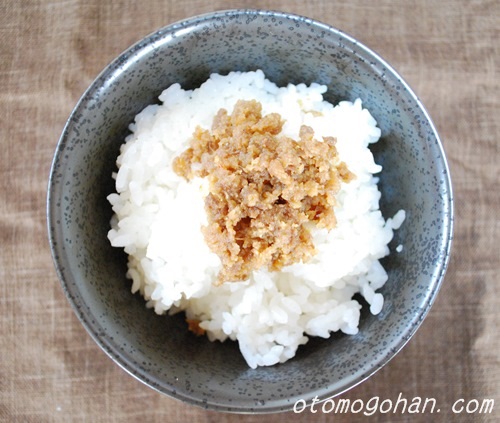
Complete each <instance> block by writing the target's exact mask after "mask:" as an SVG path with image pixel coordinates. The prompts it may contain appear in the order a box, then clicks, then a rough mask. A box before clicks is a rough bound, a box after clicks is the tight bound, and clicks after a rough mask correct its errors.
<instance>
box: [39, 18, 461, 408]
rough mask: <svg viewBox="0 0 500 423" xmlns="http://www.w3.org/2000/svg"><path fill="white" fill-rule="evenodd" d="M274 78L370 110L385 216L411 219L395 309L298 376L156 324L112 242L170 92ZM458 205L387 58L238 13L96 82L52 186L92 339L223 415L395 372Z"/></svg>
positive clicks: (414, 104)
mask: <svg viewBox="0 0 500 423" xmlns="http://www.w3.org/2000/svg"><path fill="white" fill-rule="evenodd" d="M256 69H262V70H264V72H265V74H266V76H267V77H268V78H269V79H270V80H272V81H274V82H276V83H277V84H278V85H286V84H287V83H289V82H291V83H301V82H305V83H307V84H309V83H312V82H318V83H321V84H326V85H327V86H328V93H327V95H326V99H327V100H329V101H330V102H332V103H336V102H338V101H340V100H351V101H352V100H354V99H356V98H358V97H359V98H361V99H362V100H363V104H364V106H365V107H366V108H368V109H369V110H370V112H371V113H372V115H373V116H374V117H375V119H376V120H377V122H378V124H379V127H380V128H381V130H382V139H381V141H380V142H379V143H378V144H377V145H375V146H374V147H373V152H374V154H375V157H376V161H377V162H378V163H379V164H381V165H383V166H384V170H383V172H382V174H381V175H380V183H379V188H380V190H381V191H382V199H381V209H382V212H383V214H384V216H385V217H386V218H387V217H390V216H392V215H393V214H394V213H395V212H396V211H398V210H399V209H401V208H402V209H405V210H406V213H407V219H406V221H405V223H404V225H403V226H402V228H401V229H399V230H398V231H396V234H395V238H394V240H393V241H392V242H391V244H390V246H391V249H392V250H394V248H395V247H396V246H397V245H399V244H402V245H403V246H404V248H403V251H402V252H401V253H393V254H391V256H389V257H388V258H386V259H384V262H383V264H384V265H385V267H386V269H387V271H388V273H389V280H388V282H387V284H386V285H385V286H384V287H383V289H382V290H381V292H382V293H383V294H384V297H385V305H384V309H383V311H382V313H381V314H379V315H378V316H372V315H370V314H369V313H368V312H367V311H366V308H367V307H364V312H363V314H362V319H361V323H360V332H359V334H358V335H356V336H343V335H339V334H335V335H332V337H331V338H330V339H328V340H323V339H311V340H310V341H309V343H308V344H307V345H305V346H303V347H301V348H300V349H299V352H298V354H297V356H296V357H295V358H294V359H292V360H290V361H289V362H287V363H285V364H281V365H277V366H274V367H266V368H258V369H256V370H252V369H249V368H248V367H247V365H246V363H245V362H244V360H243V358H242V357H241V355H240V353H239V351H238V347H237V345H236V344H235V343H233V342H226V343H224V344H221V343H210V342H209V341H207V340H206V339H205V338H203V337H196V336H194V335H192V334H190V333H189V332H188V331H187V330H186V325H185V323H184V321H183V318H182V317H181V316H173V317H165V316H157V315H156V314H155V313H154V312H153V311H151V310H148V309H146V308H145V305H144V301H143V299H142V298H140V297H139V296H137V295H136V296H134V295H132V294H131V293H130V287H131V283H130V281H129V280H127V279H126V278H125V272H126V257H125V254H124V253H123V252H122V251H121V250H118V249H115V248H112V247H111V246H110V244H109V242H108V239H107V232H108V230H109V221H110V218H111V215H112V211H111V208H110V206H109V205H108V202H107V201H106V196H107V195H108V194H109V193H111V192H112V191H113V182H114V181H113V179H112V178H111V173H112V172H113V171H114V170H115V169H116V167H115V160H116V157H117V156H118V154H119V147H120V144H121V143H122V142H123V140H124V137H125V136H126V135H127V133H128V129H127V128H128V125H129V124H130V122H132V120H133V118H134V116H135V115H136V114H137V113H138V112H139V111H141V110H142V109H143V108H144V107H145V106H146V105H148V104H152V103H157V102H158V100H157V97H158V95H159V94H160V93H161V92H162V90H163V89H165V88H166V87H168V86H169V85H170V84H172V83H175V82H179V83H180V84H181V85H182V86H183V88H194V87H196V86H198V85H199V84H200V83H202V82H203V81H204V80H206V79H207V78H208V76H209V75H210V74H211V73H213V72H218V73H222V74H224V73H228V72H229V71H232V70H241V71H249V70H256ZM451 214H452V199H451V186H450V181H449V175H448V169H447V166H446V161H445V157H444V155H443V151H442V148H441V144H440V142H439V139H438V137H437V134H436V132H435V130H434V128H433V126H432V124H431V123H430V121H429V119H428V116H427V114H426V112H425V111H424V109H423V108H422V106H421V104H420V102H419V101H418V99H417V98H416V97H415V96H414V94H413V93H412V92H411V91H409V89H408V87H407V86H406V84H405V83H404V82H403V81H402V80H401V78H400V77H399V76H398V75H397V74H396V73H395V72H394V71H393V70H392V69H391V68H390V67H389V66H388V65H387V64H386V63H385V62H383V61H382V60H381V59H380V58H379V57H378V56H377V55H375V54H374V53H372V52H371V51H369V50H368V49H367V48H366V47H364V46H362V45H360V44H359V43H357V42H355V41H354V40H353V39H351V38H350V37H348V36H346V35H344V34H343V33H341V32H339V31H337V30H334V29H332V28H329V27H327V26H324V25H322V24H319V23H315V22H312V21H311V20H309V19H305V18H301V17H296V16H291V15H287V14H282V13H275V12H255V11H230V12H220V13H216V14H212V15H205V16H201V17H198V18H195V19H191V20H188V21H184V22H181V23H179V24H176V25H173V26H170V27H167V28H165V29H162V30H160V31H158V32H157V33H155V34H153V35H151V36H149V37H148V38H146V39H145V40H143V41H141V42H139V43H138V44H136V45H135V46H133V47H131V48H130V49H129V50H127V51H126V52H125V53H124V54H122V55H121V56H120V57H119V58H118V59H116V60H115V61H114V62H113V63H112V64H111V65H110V66H109V67H108V68H106V69H105V70H104V72H103V73H102V74H101V75H100V76H99V77H98V78H97V79H96V81H95V82H94V83H93V85H92V86H91V87H90V88H89V89H88V91H87V92H86V93H85V94H84V96H83V97H82V99H81V100H80V102H79V104H78V105H77V107H76V108H75V110H74V112H73V114H72V115H71V117H70V119H69V121H68V123H67V125H66V127H65V129H64V132H63V134H62V137H61V140H60V142H59V145H58V148H57V151H56V155H55V158H54V162H53V168H52V172H51V179H50V182H49V197H48V220H49V236H50V241H51V246H52V251H53V255H54V261H55V264H56V268H57V271H58V273H59V276H60V278H61V280H62V284H63V288H64V290H65V292H66V295H67V296H68V298H69V300H70V302H71V304H72V305H73V307H74V309H75V312H76V314H77V316H78V317H79V318H80V320H81V321H82V323H83V324H84V326H85V327H86V328H87V330H88V331H89V333H90V335H91V336H92V337H93V338H94V339H95V340H96V342H97V343H98V344H99V345H100V346H101V347H102V348H103V349H104V351H106V353H107V354H109V355H110V356H111V357H112V358H113V359H114V360H115V361H116V362H117V363H118V364H119V365H120V366H122V367H123V368H124V369H125V370H126V371H128V372H130V373H131V374H132V375H134V376H136V377H137V378H138V379H139V380H141V381H143V382H145V383H146V384H148V385H149V386H151V387H153V388H154V389H157V390H159V391H161V392H164V393H167V394H169V395H171V396H173V397H176V398H179V399H182V400H185V401H188V402H191V403H193V404H197V405H201V406H205V407H208V408H212V409H218V410H223V411H239V412H256V411H257V412H259V411H262V412H269V411H279V410H286V409H290V408H291V407H292V406H293V405H294V403H295V401H297V400H298V399H304V400H306V401H308V402H309V401H310V400H311V399H312V398H314V396H316V395H318V396H319V397H320V398H326V397H329V396H332V395H335V394H339V393H341V392H343V391H345V390H347V389H349V388H350V387H352V386H354V385H355V384H357V383H359V382H361V381H362V380H364V379H365V378H366V377H368V376H369V375H371V374H372V373H373V372H375V371H376V370H377V369H378V368H380V367H381V366H383V365H384V364H385V363H386V362H387V361H388V360H389V359H390V358H391V357H392V356H393V355H394V354H395V353H396V352H397V351H399V349H400V348H401V347H402V346H403V345H404V344H405V343H406V341H407V340H408V339H409V338H410V337H411V336H412V334H413V333H414V332H415V330H416V329H417V327H418V326H419V324H420V323H421V321H422V319H423V318H424V316H425V314H426V313H427V311H428V309H429V307H430V306H431V304H432V302H433V299H434V296H435V294H436V292H437V290H438V288H439V284H440V282H441V279H442V276H443V274H444V271H445V268H446V263H447V258H448V254H449V244H450V238H451Z"/></svg>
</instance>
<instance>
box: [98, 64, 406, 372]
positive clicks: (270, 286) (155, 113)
mask: <svg viewBox="0 0 500 423" xmlns="http://www.w3.org/2000/svg"><path fill="white" fill-rule="evenodd" d="M325 92H326V87H325V86H321V85H318V84H312V85H311V86H309V87H307V86H305V85H304V84H300V85H297V86H294V85H289V86H287V87H282V88H278V87H277V86H276V85H275V84H273V83H272V82H270V81H268V80H266V79H265V76H264V74H263V73H262V72H261V71H257V72H248V73H238V72H234V73H231V74H229V75H227V76H221V75H217V74H214V75H212V76H211V77H210V79H208V80H207V81H206V82H205V83H204V84H203V85H202V86H201V87H200V88H198V89H195V90H192V91H184V90H183V89H182V88H181V87H180V86H179V84H174V85H172V86H171V87H169V88H168V89H166V90H165V91H164V92H163V93H162V94H161V95H160V97H159V99H160V100H161V102H162V105H152V106H149V107H147V108H146V109H145V110H144V111H142V112H141V113H139V114H138V115H137V116H136V118H135V122H134V123H133V124H131V125H130V130H131V131H132V134H131V135H129V136H128V137H127V138H126V140H125V143H124V144H123V145H122V146H121V150H120V155H119V157H118V159H117V166H118V169H119V170H118V172H117V173H116V174H115V175H114V177H115V178H116V193H114V194H111V195H110V196H109V197H108V200H109V202H110V203H111V205H112V207H113V211H114V213H115V216H114V217H113V220H112V222H111V225H112V229H111V230H110V231H109V234H108V237H109V239H110V241H111V244H112V245H113V246H114V247H123V248H124V250H125V252H126V253H127V254H128V255H129V262H128V266H129V269H128V273H127V276H128V277H129V278H130V279H132V292H134V293H135V292H140V293H141V294H142V295H143V296H144V298H145V299H146V301H147V306H148V307H151V308H154V310H155V312H156V313H158V314H163V313H166V312H169V313H175V312H178V311H185V313H186V316H187V318H190V319H198V320H199V321H200V322H201V323H200V327H201V328H203V329H205V330H206V333H207V336H208V338H209V339H210V340H219V341H224V340H226V339H227V338H229V339H232V340H236V341H237V342H238V343H239V347H240V350H241V353H242V354H243V357H244V358H245V360H246V361H247V363H248V365H249V366H250V367H252V368H255V367H257V366H268V365H273V364H276V363H279V362H284V361H286V360H288V359H290V358H292V357H293V356H294V355H295V353H296V351H297V348H298V346H299V345H301V344H305V343H306V342H307V340H308V336H320V337H324V338H328V337H329V336H330V334H331V332H335V331H339V330H340V331H342V332H344V333H346V334H356V333H357V332H358V323H359V316H360V308H361V306H360V304H359V303H358V302H357V301H355V300H353V295H354V294H356V293H360V294H361V295H362V296H363V297H364V298H365V300H366V301H367V303H368V304H369V305H370V311H371V313H373V314H378V313H379V312H380V311H381V309H382V307H383V303H384V299H383V297H382V295H381V294H380V293H377V292H376V291H377V290H378V289H379V288H381V287H382V286H383V285H384V283H385V282H386V280H387V274H386V272H385V270H384V269H383V267H382V266H381V264H380V263H379V259H380V258H382V257H384V256H386V255H387V254H389V248H388V243H389V241H390V240H391V239H392V236H393V230H394V229H397V228H398V227H399V226H400V225H401V224H402V222H403V220H404V217H405V216H404V211H400V212H398V213H397V214H396V216H394V218H392V219H387V221H386V220H385V219H384V217H383V216H382V214H381V212H380V210H379V205H378V203H379V199H380V192H379V191H378V188H377V181H378V179H377V178H376V177H374V176H373V174H376V173H378V172H380V171H381V167H380V166H379V165H377V164H376V163H375V162H374V159H373V155H372V153H371V152H370V150H369V149H368V145H369V144H370V143H374V142H376V141H378V139H379V137H380V130H379V129H378V128H377V126H376V122H375V120H374V119H373V117H372V116H371V115H370V113H369V112H368V111H367V110H365V109H363V108H362V104H361V101H360V100H356V101H355V102H354V103H350V102H341V103H339V104H338V105H337V106H335V107H334V106H333V105H331V104H330V103H327V102H326V101H323V94H324V93H325ZM239 99H244V100H250V99H256V100H257V101H259V102H261V103H262V106H263V114H267V113H270V112H278V113H280V114H281V115H282V117H283V118H284V119H285V120H286V123H285V125H284V127H283V131H282V133H283V134H285V135H287V136H290V137H292V138H294V139H299V137H298V134H299V128H300V126H301V125H303V124H305V125H309V126H311V127H312V128H313V129H314V132H315V138H317V139H321V137H323V136H334V137H336V138H337V150H338V152H339V155H340V158H341V160H343V161H345V162H346V164H347V166H348V168H349V169H350V170H351V171H352V172H353V173H354V174H355V175H356V178H355V179H354V180H353V181H351V182H350V183H348V184H343V185H342V188H341V191H340V192H339V194H338V197H337V199H338V207H336V210H335V213H336V217H337V226H336V228H335V229H333V230H331V231H330V232H328V231H327V230H318V229H315V231H314V232H313V238H314V243H315V246H316V249H317V251H318V253H317V254H316V255H315V256H314V257H313V259H312V260H311V261H309V262H308V263H305V264H303V263H298V264H294V265H291V266H288V267H285V268H284V269H283V270H282V271H281V272H269V271H267V270H264V269H262V270H258V271H256V272H254V273H253V274H252V276H251V277H250V279H249V280H247V281H245V282H232V283H225V284H223V285H221V286H218V287H216V286H215V285H214V284H213V282H214V281H215V279H216V276H217V274H218V272H219V269H220V267H221V263H220V260H219V258H218V256H217V255H215V254H214V253H212V252H211V251H210V250H209V248H208V247H207V245H206V243H205V241H204V238H203V235H202V233H201V231H200V228H201V227H202V226H203V225H205V224H206V215H205V210H204V196H205V195H206V194H207V190H208V188H207V182H206V180H204V179H200V178H195V179H193V180H192V181H190V182H187V181H186V180H184V179H183V178H181V177H179V176H178V175H176V174H175V173H174V172H173V170H172V167H171V164H172V160H173V159H174V157H176V156H178V155H179V154H180V153H182V152H183V151H184V150H185V149H186V148H187V147H188V146H189V141H190V138H191V135H192V134H193V132H194V130H195V128H196V126H198V125H200V126H202V127H203V128H207V129H208V128H210V126H211V123H212V119H213V117H214V115H215V113H216V112H217V111H218V110H219V109H220V108H225V109H227V110H228V111H229V113H230V112H231V111H232V109H233V106H234V105H235V103H236V101H237V100H239ZM313 110H314V111H317V112H321V116H318V115H317V113H311V111H313Z"/></svg>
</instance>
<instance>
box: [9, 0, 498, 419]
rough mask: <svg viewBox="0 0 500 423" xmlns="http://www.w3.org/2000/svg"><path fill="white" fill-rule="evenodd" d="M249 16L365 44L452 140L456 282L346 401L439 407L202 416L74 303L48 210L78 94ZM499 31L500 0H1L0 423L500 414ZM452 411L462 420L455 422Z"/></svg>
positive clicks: (447, 142)
mask: <svg viewBox="0 0 500 423" xmlns="http://www.w3.org/2000/svg"><path fill="white" fill-rule="evenodd" d="M245 7H247V8H248V7H252V8H262V9H273V10H281V11H286V12H291V13H296V14H300V15H305V16H308V17H311V18H314V19H318V20H320V21H322V22H325V23H327V24H330V25H332V26H334V27H337V28H339V29H341V30H343V31H344V32H347V33H348V34H350V35H352V36H354V37H356V38H357V39H359V40H360V41H361V42H363V43H364V44H366V45H368V46H369V47H370V48H372V49H373V50H375V51H376V52H378V53H379V54H380V55H381V56H382V57H383V58H384V59H386V60H387V61H388V62H389V63H391V64H392V65H393V66H394V67H395V69H396V70H397V71H398V72H399V73H400V74H401V75H402V76H403V77H404V78H405V80H406V81H407V82H408V83H409V84H410V86H411V87H412V88H413V89H414V91H415V92H416V93H417V95H418V96H419V97H420V99H421V100H422V102H423V103H424V105H425V106H426V108H427V110H428V112H429V114H430V115H431V117H432V119H433V121H434V123H435V125H436V127H437V129H438V132H439V133H440V136H441V138H442V141H443V145H444V149H445V151H446V154H447V158H448V162H449V166H450V170H451V175H452V179H453V187H454V198H455V214H456V220H455V236H454V245H453V250H452V256H451V261H450V265H449V268H448V272H447V275H446V278H445V281H444V283H443V286H442V288H441V291H440V293H439V295H438V298H437V300H436V302H435V304H434V306H433V307H432V309H431V311H430V313H429V314H428V317H427V318H426V320H425V321H424V323H423V325H422V326H421V328H420V329H419V331H418V332H417V334H416V335H415V336H414V337H413V338H412V340H411V341H410V342H409V343H408V344H407V346H406V347H405V348H404V349H403V350H402V351H401V352H400V353H399V354H398V355H397V356H396V357H395V358H394V359H393V360H392V361H391V362H389V364H387V365H386V366H385V367H384V368H383V369H382V370H380V371H379V372H378V373H376V374H375V375H374V376H373V377H371V378H370V379H369V380H367V381H365V382H364V383H362V384H360V385H359V386H357V387H355V388H353V389H352V390H350V391H349V392H347V393H345V394H343V395H342V396H341V398H344V399H349V400H351V401H355V400H357V399H361V400H362V401H364V402H367V401H369V400H370V399H371V398H373V397H375V396H377V397H379V398H380V401H383V400H385V399H389V400H391V401H393V402H396V401H397V399H398V398H401V397H404V398H407V399H408V400H409V401H411V400H412V399H414V398H416V397H419V398H422V399H425V398H435V399H436V402H437V408H439V410H440V411H439V412H437V411H436V410H434V411H435V412H434V413H433V414H432V415H430V414H429V413H409V412H408V410H406V411H405V412H404V413H401V412H390V413H387V414H385V413H383V412H381V411H380V410H378V411H377V412H375V413H373V415H371V416H370V417H367V416H365V415H364V413H359V414H353V413H350V414H346V413H337V414H335V415H333V413H324V412H323V411H322V410H321V409H319V410H317V412H316V413H312V412H311V411H310V410H305V411H304V412H303V413H300V414H294V413H293V412H289V413H282V414H276V415H269V416H252V415H244V416H236V415H231V414H220V413H216V412H212V411H206V410H202V409H199V408H197V407H194V406H191V405H187V404H184V403H181V402H179V401H177V400H173V399H170V398H168V397H166V396H164V395H161V394H159V393H157V392H155V391H153V390H151V389H149V388H148V387H146V386H145V385H143V384H141V383H140V382H138V381H137V380H135V379H134V378H132V377H131V376H129V375H128V374H126V373H125V372H124V371H123V370H121V369H120V368H119V367H118V366H117V365H116V364H114V363H113V362H112V361H111V360H110V359H109V358H108V357H107V356H106V355H105V354H104V353H103V352H102V351H101V350H100V348H99V347H98V346H97V345H96V344H95V343H94V342H93V341H92V340H91V338H90V336H89V335H88V334H87V333H86V332H85V330H84V328H83V327H82V325H81V324H80V323H79V321H78V319H77V318H76V316H75V315H74V313H73V312H72V310H71V307H70V305H69V303H68V301H67V300H66V298H65V296H64V293H63V291H62V289H61V286H60V283H59V281H58V279H57V276H56V273H55V270H54V266H53V263H52V258H51V254H50V250H49V244H48V239H47V229H46V218H45V209H46V206H45V202H46V190H47V181H48V176H49V170H50V164H51V160H52V156H53V153H54V149H55V147H56V143H57V140H58V138H59V136H60V134H61V131H62V128H63V126H64V124H65V121H66V119H67V118H68V116H69V114H70V112H71V110H72V108H73V107H74V105H75V104H76V102H77V100H78V98H79V97H80V95H81V94H82V93H83V92H84V90H85V89H86V88H87V86H88V85H89V84H90V83H91V81H92V80H93V79H94V78H95V77H96V76H97V74H98V73H99V72H100V71H101V70H102V69H103V68H104V67H105V66H106V65H107V64H108V63H109V62H110V61H111V60H112V59H113V58H114V57H116V56H117V55H118V54H119V53H121V52H122V51H123V50H125V49H126V48H127V47H128V46H129V45H131V44H132V43H134V42H136V41H138V40H139V39H141V38H143V37H144V36H146V35H147V34H149V33H151V32H153V31H154V30H156V29H158V28H160V27H162V26H165V25H168V24H170V23H172V22H175V21H177V20H180V19H184V18H187V17H190V16H193V15H196V14H201V13H205V12H210V11H214V10H222V9H229V8H245ZM499 28H500V3H499V2H498V1H488V0H476V1H468V0H467V1H466V0H459V1H451V0H443V1H435V0H422V1H389V0H382V1H370V0H364V1H363V0H351V1H349V2H340V1H328V0H308V1H303V2H302V1H296V0H293V1H285V0H282V1H278V0H276V1H273V0H267V1H263V0H262V1H244V0H239V1H222V0H183V1H173V0H172V1H168V0H164V1H161V0H143V1H133V0H129V1H125V0H123V1H116V0H108V1H102V0H57V1H56V0H54V1H50V0H21V1H20V0H3V1H2V3H1V5H0V142H1V150H0V239H1V250H0V421H1V422H37V423H38V422H42V423H43V422H93V423H98V422H106V423H113V422H120V423H122V422H136V421H142V422H156V421H158V422H163V423H168V422H183V421H190V422H215V421H217V422H221V423H223V422H232V421H238V422H262V421H269V422H271V421H272V422H275V423H279V422H287V423H291V422H299V421H317V422H326V421H333V420H334V421H336V422H353V421H358V420H359V421H365V420H366V419H367V418H369V420H370V421H374V422H385V421H391V422H406V421H411V422H428V421H443V422H450V421H454V422H455V421H458V422H460V421H464V422H466V421H479V422H482V421H484V422H487V421H491V422H494V421H500V366H499V364H500V358H499V357H500V354H499V351H500V339H499V337H498V328H499V327H500V312H499V310H500V295H499V294H500V288H499V286H500V284H499V282H500V281H499V276H498V275H499V274H500V254H499V247H498V242H499V241H500V239H499V235H500V231H499V229H500V220H499V212H498V210H499V207H500V198H499V188H498V183H499V180H500V174H499V165H498V161H499V158H500V155H499V139H500V119H499V117H498V116H499V111H500V109H499V105H500V80H499V74H498V72H499V60H500V44H499V43H500V41H499V40H500V32H499ZM483 399H493V400H494V401H495V404H494V408H493V410H492V411H491V413H479V412H476V413H474V414H468V413H467V410H466V409H465V407H464V406H465V404H469V405H470V404H472V405H471V406H469V410H472V409H473V408H474V404H476V403H475V402H474V401H477V402H478V404H480V403H481V401H482V400H483ZM460 400H462V401H460ZM457 401H459V402H458V403H457ZM471 401H472V402H471ZM454 404H455V405H456V407H455V411H459V410H460V408H461V407H462V408H463V410H462V413H459V414H454V413H453V410H452V408H453V405H454ZM479 411H480V410H479Z"/></svg>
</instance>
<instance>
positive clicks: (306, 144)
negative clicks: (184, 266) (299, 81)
mask: <svg viewBox="0 0 500 423" xmlns="http://www.w3.org/2000/svg"><path fill="white" fill-rule="evenodd" d="M283 123H284V122H283V120H282V119H281V116H280V115H279V114H278V113H271V114H268V115H265V116H262V106H261V104H260V103H258V102H257V101H254V100H252V101H243V100H240V101H238V102H237V104H236V105H235V107H234V109H233V112H232V114H231V115H228V113H227V111H226V110H225V109H221V110H219V112H218V113H217V115H216V116H215V118H214V120H213V124H212V128H211V130H210V131H209V130H204V129H202V128H200V127H198V128H197V129H196V131H195V133H194V134H193V139H192V142H191V146H190V147H189V148H188V149H187V150H186V151H185V152H184V153H182V154H181V155H180V156H178V157H177V158H176V159H175V160H174V163H173V169H174V171H175V172H176V173H177V174H178V175H180V176H183V177H185V178H186V179H188V180H189V179H191V178H193V177H194V176H200V177H207V178H208V180H209V185H210V193H209V194H208V195H207V197H206V198H205V210H206V213H207V217H208V225H207V226H206V227H204V228H203V233H204V237H205V240H206V242H207V244H208V246H209V247H210V249H211V250H212V251H213V252H215V253H216V254H217V255H218V256H219V257H220V259H221V262H222V269H221V271H220V273H219V276H218V281H217V283H218V284H220V283H223V282H228V281H241V280H245V279H247V278H248V277H249V275H250V273H251V272H252V271H253V270H256V269H259V268H262V267H266V268H267V269H269V270H271V271H275V270H280V269H281V268H282V267H283V266H287V265H290V264H293V263H297V262H300V261H307V260H308V259H309V258H310V257H311V256H313V255H314V253H315V248H314V245H313V242H312V237H311V234H310V230H309V228H308V226H309V225H311V223H312V224H315V225H316V226H318V227H321V228H327V229H332V228H333V227H334V226H335V224H336V219H335V214H334V210H333V206H334V205H335V194H336V193H337V192H338V191H339V189H340V183H341V182H342V181H343V182H348V181H350V180H351V179H352V178H353V177H354V175H353V174H352V173H351V172H350V171H349V170H348V169H347V166H346V165H345V163H343V162H341V161H340V160H339V157H338V154H337V150H336V148H335V139H334V138H332V137H325V138H323V141H318V140H316V139H314V132H313V130H312V128H310V127H308V126H302V127H301V129H300V134H299V137H300V140H298V141H295V140H293V139H291V138H288V137H286V136H283V135H281V136H280V135H279V134H280V132H281V129H282V127H283Z"/></svg>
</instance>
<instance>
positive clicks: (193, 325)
mask: <svg viewBox="0 0 500 423" xmlns="http://www.w3.org/2000/svg"><path fill="white" fill-rule="evenodd" d="M186 323H187V324H188V330H189V331H190V332H192V333H194V334H195V335H196V336H202V335H205V329H203V328H202V327H200V321H199V320H197V319H186Z"/></svg>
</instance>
